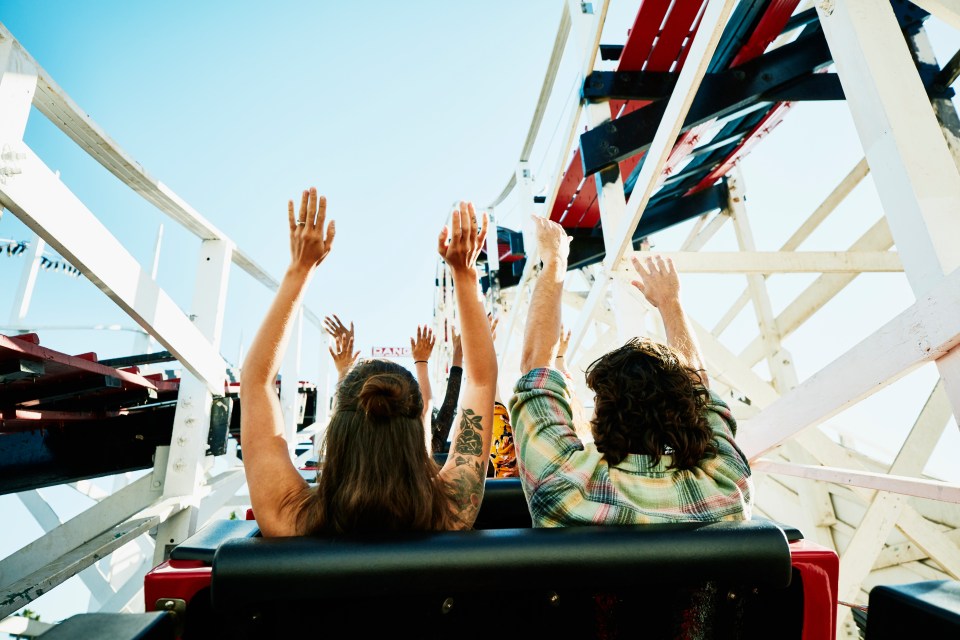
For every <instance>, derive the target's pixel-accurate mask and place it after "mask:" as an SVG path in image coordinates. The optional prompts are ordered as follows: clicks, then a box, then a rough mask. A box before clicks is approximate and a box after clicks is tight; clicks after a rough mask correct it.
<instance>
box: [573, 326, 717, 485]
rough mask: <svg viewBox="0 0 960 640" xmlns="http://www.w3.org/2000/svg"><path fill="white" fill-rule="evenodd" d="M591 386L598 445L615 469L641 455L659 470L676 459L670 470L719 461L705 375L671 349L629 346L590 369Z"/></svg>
mask: <svg viewBox="0 0 960 640" xmlns="http://www.w3.org/2000/svg"><path fill="white" fill-rule="evenodd" d="M587 386H589V387H590V389H591V390H592V391H593V392H594V393H595V394H596V401H595V408H594V417H593V420H592V421H591V423H590V424H591V427H592V430H593V437H594V443H595V444H596V446H597V450H598V451H600V452H601V453H602V454H603V456H604V458H605V459H606V460H607V462H608V463H609V464H611V465H615V464H618V463H620V462H621V461H622V460H623V459H624V457H626V455H627V454H628V453H639V454H645V455H648V456H650V457H651V458H652V459H653V460H652V461H653V463H654V464H659V462H660V457H661V456H662V455H670V456H671V457H672V462H671V464H670V468H675V469H689V468H691V467H694V466H696V465H697V463H699V462H700V461H701V460H703V459H704V458H708V457H713V456H715V455H716V453H717V444H716V441H715V439H714V436H713V433H712V432H711V431H710V426H709V425H708V424H707V419H706V417H705V416H704V412H703V408H704V407H705V406H706V404H707V403H708V402H709V400H710V394H709V392H708V391H707V389H706V387H704V386H703V383H702V382H701V378H700V374H699V372H698V371H697V370H696V369H694V368H692V367H690V366H689V365H688V364H687V361H686V360H685V359H684V357H683V356H682V355H681V354H680V353H679V352H677V351H676V350H674V349H671V348H670V347H668V346H667V345H665V344H661V343H659V342H651V341H650V340H641V339H638V338H633V339H632V340H629V341H628V342H627V343H626V344H625V345H623V346H622V347H620V348H619V349H614V350H613V351H611V352H610V353H607V354H605V355H603V356H602V357H600V358H599V359H598V360H596V361H594V362H593V363H592V364H591V365H590V366H589V367H587ZM667 449H669V450H670V452H669V454H666V453H665V452H666V450H667Z"/></svg>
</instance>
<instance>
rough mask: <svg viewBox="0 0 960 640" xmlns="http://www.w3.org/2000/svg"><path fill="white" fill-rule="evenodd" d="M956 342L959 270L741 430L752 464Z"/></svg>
mask: <svg viewBox="0 0 960 640" xmlns="http://www.w3.org/2000/svg"><path fill="white" fill-rule="evenodd" d="M958 343H960V270H957V271H955V272H954V273H952V274H951V275H950V276H948V277H947V278H944V279H943V280H942V281H941V282H940V284H938V285H937V286H936V288H934V289H933V290H931V291H930V292H929V293H928V294H927V295H925V296H923V297H921V298H920V299H919V300H918V301H917V302H916V303H914V304H913V305H912V306H911V307H909V308H908V309H907V310H905V311H904V312H902V313H901V314H899V315H898V316H896V317H895V318H894V319H893V320H891V321H890V322H888V323H887V324H885V325H884V326H883V327H881V328H880V329H878V330H877V331H875V332H874V333H873V334H871V335H870V336H868V337H867V338H865V339H864V340H862V341H861V342H860V343H859V344H857V345H856V346H854V347H853V348H852V349H850V350H849V351H847V352H846V353H845V354H843V355H842V356H840V357H839V358H837V359H836V360H835V361H834V362H832V363H831V364H829V365H827V366H826V367H824V368H823V369H822V370H821V371H820V372H818V373H817V374H815V375H813V376H811V377H810V378H808V379H807V380H806V381H804V382H803V384H801V385H800V386H799V387H797V388H796V389H794V390H793V391H791V392H790V393H788V394H786V395H784V396H783V397H781V398H780V399H779V400H778V401H777V402H776V403H774V404H773V405H771V406H769V407H767V409H766V410H765V411H763V412H761V413H760V414H759V415H758V416H757V417H756V418H753V419H752V420H750V421H748V422H746V423H745V424H744V425H742V426H741V429H740V432H739V434H738V438H737V439H738V441H739V443H740V446H741V448H742V449H743V451H744V453H746V455H747V457H748V458H750V459H751V460H753V459H756V458H758V457H759V456H761V455H763V454H764V453H766V452H767V451H769V450H770V449H772V448H774V447H776V446H777V445H779V444H780V443H782V442H784V441H785V440H787V439H789V438H791V437H793V436H794V435H796V434H797V433H799V432H801V431H803V430H804V429H806V428H808V427H811V426H814V425H816V424H820V423H821V422H823V421H824V420H826V419H828V418H830V417H831V416H833V415H835V414H837V413H839V412H840V411H842V410H843V409H845V408H846V407H849V406H850V405H852V404H854V403H856V402H858V401H860V400H861V399H863V398H865V397H867V396H869V395H871V394H873V393H875V392H876V391H879V390H880V389H881V388H883V387H885V386H887V385H888V384H890V383H892V382H894V381H896V380H897V379H898V378H900V377H901V376H903V375H905V374H906V373H908V372H909V371H911V370H913V369H914V368H916V367H918V366H919V365H921V364H923V363H925V362H930V361H932V360H936V359H938V358H941V357H943V356H945V355H947V354H948V352H950V350H951V349H953V348H954V347H955V346H956V345H957V344H958Z"/></svg>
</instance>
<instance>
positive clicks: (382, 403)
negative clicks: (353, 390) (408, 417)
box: [358, 373, 409, 420]
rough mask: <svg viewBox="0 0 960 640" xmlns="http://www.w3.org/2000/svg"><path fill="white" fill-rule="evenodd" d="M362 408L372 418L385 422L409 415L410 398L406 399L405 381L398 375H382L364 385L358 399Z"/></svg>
mask: <svg viewBox="0 0 960 640" xmlns="http://www.w3.org/2000/svg"><path fill="white" fill-rule="evenodd" d="M358 404H359V406H360V408H361V409H362V410H363V411H364V412H365V413H366V414H367V415H368V416H369V417H371V418H374V419H380V420H385V419H388V418H392V417H393V416H395V415H403V414H406V413H409V411H408V407H407V406H406V405H408V404H409V398H407V397H404V385H403V381H402V380H401V379H400V378H399V377H398V376H396V375H393V374H389V373H380V374H375V375H372V376H370V377H369V378H367V379H366V381H365V382H364V383H363V388H361V389H360V394H359V397H358Z"/></svg>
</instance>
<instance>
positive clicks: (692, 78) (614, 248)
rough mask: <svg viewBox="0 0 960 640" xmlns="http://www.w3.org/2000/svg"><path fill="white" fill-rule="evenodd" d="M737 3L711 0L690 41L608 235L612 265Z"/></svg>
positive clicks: (659, 173) (630, 236) (627, 243)
mask: <svg viewBox="0 0 960 640" xmlns="http://www.w3.org/2000/svg"><path fill="white" fill-rule="evenodd" d="M735 4H736V1H735V0H708V2H707V5H706V8H705V9H704V12H703V17H702V18H701V20H700V26H699V27H698V29H697V34H696V35H695V36H694V38H693V42H691V43H690V48H689V49H688V52H687V59H686V61H685V62H684V64H683V68H682V69H681V70H680V73H679V75H678V76H677V83H676V85H675V86H674V88H673V92H672V93H671V94H670V99H669V100H668V101H667V106H666V109H665V110H664V114H663V118H662V119H661V121H660V126H659V127H658V128H657V133H656V134H655V135H654V137H653V142H651V144H650V147H649V149H648V150H647V153H646V155H645V157H644V161H643V166H642V167H641V168H640V174H639V175H638V176H637V181H636V183H635V184H634V188H633V192H632V193H631V195H630V202H629V203H628V205H627V210H626V213H625V214H624V221H623V223H622V224H621V225H620V227H619V228H618V229H616V232H615V234H613V235H611V236H610V237H611V238H616V242H615V243H614V242H612V241H611V240H608V239H607V236H604V241H605V244H606V248H607V259H606V264H608V265H609V267H610V268H613V269H616V268H617V267H619V266H620V261H621V260H622V259H623V257H624V255H625V254H626V252H627V251H629V250H630V248H631V246H632V243H633V232H634V230H635V229H636V228H637V225H638V224H639V223H640V218H641V216H642V215H643V211H644V209H645V208H646V206H647V203H648V202H649V201H650V196H652V195H653V192H654V190H655V188H656V186H657V184H658V183H659V181H660V180H661V179H662V174H663V167H664V165H665V164H666V162H667V159H668V158H669V157H670V153H671V152H672V151H673V146H674V143H675V142H676V140H677V136H679V135H680V129H681V128H682V127H683V121H684V120H685V119H686V117H687V112H688V111H689V110H690V105H691V104H693V99H694V97H696V94H697V89H698V88H699V87H700V82H701V81H702V80H703V76H704V74H705V73H706V71H707V67H708V66H709V64H710V59H711V58H712V57H713V52H714V51H715V50H716V48H717V45H718V44H719V42H720V37H721V35H723V29H724V27H725V26H726V24H727V19H728V18H729V17H730V12H731V11H733V7H734V5H735Z"/></svg>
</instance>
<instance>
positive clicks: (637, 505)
mask: <svg viewBox="0 0 960 640" xmlns="http://www.w3.org/2000/svg"><path fill="white" fill-rule="evenodd" d="M710 398H711V403H710V404H709V405H708V406H707V407H706V409H705V410H706V412H707V420H708V421H709V424H710V428H711V429H712V430H713V433H714V434H715V436H716V442H717V447H718V451H719V452H718V455H717V456H716V457H713V458H707V459H704V460H702V461H701V462H700V463H699V464H698V465H697V466H696V467H694V468H692V469H682V470H680V469H669V470H668V469H667V466H668V465H669V464H670V457H669V456H662V457H661V459H660V462H659V464H657V465H653V464H651V459H650V457H649V456H645V455H639V454H628V455H627V457H626V458H625V459H624V460H623V461H621V462H620V464H617V465H614V466H610V465H609V464H607V462H606V460H604V458H603V454H601V453H600V452H599V451H597V448H596V446H595V445H594V444H593V443H592V442H591V443H587V444H584V443H583V442H582V441H581V440H580V439H579V438H578V437H577V435H576V433H575V432H574V427H573V415H572V413H571V410H570V399H571V393H570V390H569V388H568V386H567V380H566V378H565V377H564V376H563V374H561V373H560V372H559V371H557V370H556V369H534V370H533V371H531V372H529V373H527V374H526V375H525V376H523V377H522V378H520V380H518V381H517V385H516V387H515V389H514V396H513V398H511V400H510V415H511V418H512V422H513V429H514V439H515V443H516V447H517V451H518V461H519V464H518V466H519V472H520V480H521V483H522V485H523V491H524V494H525V495H526V498H527V504H528V505H529V506H530V513H531V515H532V516H533V524H534V526H536V527H560V526H567V525H576V524H647V523H656V522H689V521H716V520H749V519H750V511H751V507H752V504H753V487H752V482H751V480H750V466H749V464H748V463H747V459H746V456H744V455H743V452H742V451H740V448H739V447H737V445H736V443H735V442H734V439H733V438H734V435H735V434H736V429H737V423H736V421H735V420H734V418H733V415H732V414H731V413H730V409H729V407H727V405H726V404H725V403H724V402H723V400H721V399H720V397H719V396H717V395H716V394H715V393H714V392H713V391H711V392H710Z"/></svg>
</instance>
